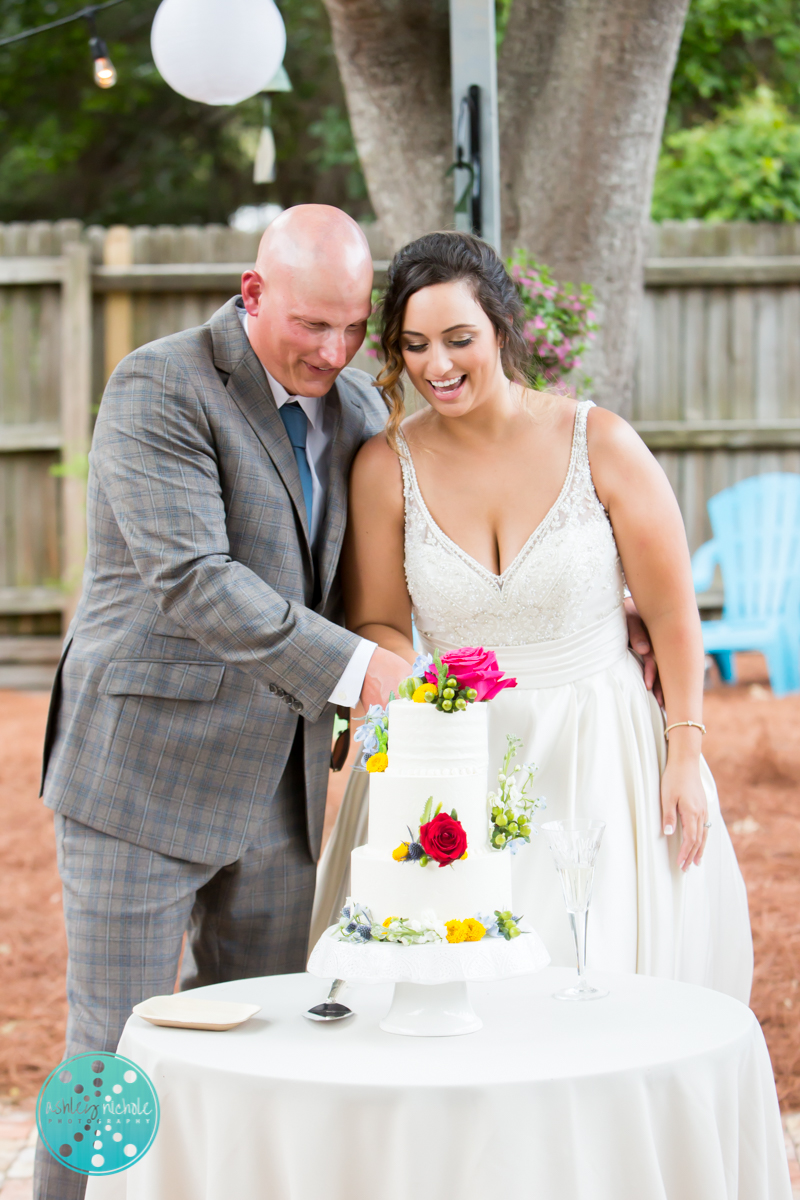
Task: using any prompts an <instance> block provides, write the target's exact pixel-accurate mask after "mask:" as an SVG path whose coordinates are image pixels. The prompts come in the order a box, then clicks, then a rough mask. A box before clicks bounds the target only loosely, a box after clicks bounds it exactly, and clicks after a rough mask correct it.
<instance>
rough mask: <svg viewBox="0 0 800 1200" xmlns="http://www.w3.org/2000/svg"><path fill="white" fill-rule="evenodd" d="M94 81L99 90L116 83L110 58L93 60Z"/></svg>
mask: <svg viewBox="0 0 800 1200" xmlns="http://www.w3.org/2000/svg"><path fill="white" fill-rule="evenodd" d="M94 81H95V83H96V84H97V86H98V87H101V88H110V87H113V86H114V84H115V83H116V82H117V72H116V70H115V68H114V64H113V63H112V61H111V59H110V58H96V59H95V60H94Z"/></svg>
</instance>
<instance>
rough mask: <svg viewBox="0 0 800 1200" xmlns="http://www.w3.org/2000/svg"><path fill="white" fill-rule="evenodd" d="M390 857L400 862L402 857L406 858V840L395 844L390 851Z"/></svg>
mask: <svg viewBox="0 0 800 1200" xmlns="http://www.w3.org/2000/svg"><path fill="white" fill-rule="evenodd" d="M392 858H393V859H394V861H395V862H402V861H403V859H404V858H408V845H407V843H406V842H401V843H400V845H399V846H395V848H394V850H393V851H392Z"/></svg>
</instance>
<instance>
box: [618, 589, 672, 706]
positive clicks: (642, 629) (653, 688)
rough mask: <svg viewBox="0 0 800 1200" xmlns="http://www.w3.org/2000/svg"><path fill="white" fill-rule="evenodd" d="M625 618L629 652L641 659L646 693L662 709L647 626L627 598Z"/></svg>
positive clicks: (661, 695)
mask: <svg viewBox="0 0 800 1200" xmlns="http://www.w3.org/2000/svg"><path fill="white" fill-rule="evenodd" d="M625 616H626V618H627V621H628V642H629V643H630V647H631V650H633V651H634V652H635V653H636V654H638V655H639V656H640V658H641V659H642V670H643V671H644V683H645V687H646V688H647V690H648V692H652V693H653V695H654V696H655V698H656V700H657V701H658V703H659V704H660V705H661V707H662V708H663V707H664V695H663V693H662V691H661V680H660V679H659V678H658V663H657V662H656V657H655V655H654V654H653V647H652V646H651V645H650V635H649V634H648V632H647V626H646V625H645V623H644V621H643V620H642V618H641V617H640V616H639V614H638V612H637V611H636V605H635V604H634V603H633V600H632V599H631V597H630V596H629V597H628V599H627V600H626V601H625Z"/></svg>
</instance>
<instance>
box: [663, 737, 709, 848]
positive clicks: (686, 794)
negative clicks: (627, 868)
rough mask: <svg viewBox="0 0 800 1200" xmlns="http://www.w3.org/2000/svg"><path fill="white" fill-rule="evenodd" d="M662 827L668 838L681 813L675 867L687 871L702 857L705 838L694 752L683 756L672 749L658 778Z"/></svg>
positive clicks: (703, 808) (703, 807)
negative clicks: (662, 772)
mask: <svg viewBox="0 0 800 1200" xmlns="http://www.w3.org/2000/svg"><path fill="white" fill-rule="evenodd" d="M661 813H662V828H663V830H664V833H665V834H666V836H667V837H669V836H670V835H671V834H674V832H675V829H676V827H677V821H676V813H677V814H678V815H679V816H680V819H681V827H682V829H683V840H682V842H681V848H680V850H679V851H678V866H679V867H680V868H681V870H682V871H686V870H688V869H689V867H690V866H691V865H692V863H695V864H696V865H697V866H699V865H700V862H701V860H702V857H703V852H704V850H705V848H706V840H707V838H708V830H707V829H705V828H704V826H705V823H706V821H707V820H708V807H707V804H706V794H705V789H704V788H703V784H702V781H701V779H700V764H699V761H698V759H697V756H696V755H691V756H686V757H682V756H679V755H678V753H677V752H671V753H670V754H669V757H668V759H667V766H666V768H665V770H664V774H663V775H662V777H661Z"/></svg>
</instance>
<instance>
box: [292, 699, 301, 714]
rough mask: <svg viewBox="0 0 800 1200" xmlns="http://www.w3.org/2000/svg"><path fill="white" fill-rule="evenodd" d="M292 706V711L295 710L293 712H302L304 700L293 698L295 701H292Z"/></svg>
mask: <svg viewBox="0 0 800 1200" xmlns="http://www.w3.org/2000/svg"><path fill="white" fill-rule="evenodd" d="M291 707H292V711H293V712H296V713H301V712H302V711H303V702H302V700H293V701H292V705H291Z"/></svg>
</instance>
